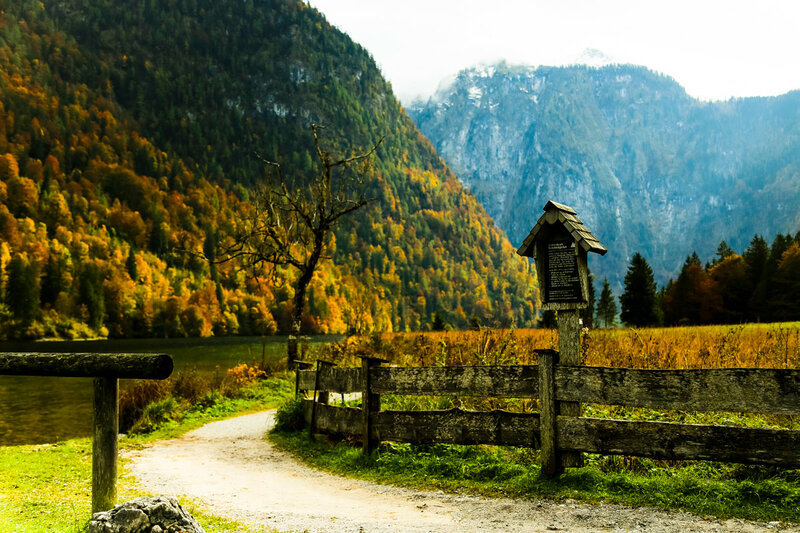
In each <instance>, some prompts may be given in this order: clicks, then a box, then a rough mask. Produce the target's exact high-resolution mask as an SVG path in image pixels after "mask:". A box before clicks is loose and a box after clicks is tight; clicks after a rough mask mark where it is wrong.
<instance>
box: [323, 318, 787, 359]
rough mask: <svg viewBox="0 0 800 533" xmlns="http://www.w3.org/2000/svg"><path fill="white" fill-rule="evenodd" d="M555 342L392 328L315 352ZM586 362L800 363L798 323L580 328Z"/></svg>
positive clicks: (458, 350) (485, 349) (465, 351)
mask: <svg viewBox="0 0 800 533" xmlns="http://www.w3.org/2000/svg"><path fill="white" fill-rule="evenodd" d="M541 348H554V349H557V348H558V333H557V332H556V331H555V330H547V329H525V330H488V329H486V330H480V331H448V332H429V333H391V334H383V335H375V336H372V337H368V338H367V337H363V338H352V337H351V338H349V339H347V341H344V342H342V343H339V344H337V345H334V346H332V347H329V348H328V349H326V350H325V352H324V353H323V354H322V355H321V357H322V358H323V359H328V360H332V361H334V362H337V363H339V364H342V365H345V366H355V365H356V364H357V362H356V360H355V358H356V356H358V355H374V356H376V357H381V358H384V359H388V360H389V361H390V362H391V363H392V364H396V365H400V366H445V365H446V366H456V365H496V364H500V365H522V364H534V363H535V362H536V354H535V353H534V350H536V349H541ZM581 354H582V357H583V361H584V364H586V365H590V366H613V367H630V368H661V369H667V368H676V369H679V368H800V323H783V324H752V325H738V326H702V327H680V328H650V329H606V330H603V329H598V330H589V331H584V332H583V333H582V334H581Z"/></svg>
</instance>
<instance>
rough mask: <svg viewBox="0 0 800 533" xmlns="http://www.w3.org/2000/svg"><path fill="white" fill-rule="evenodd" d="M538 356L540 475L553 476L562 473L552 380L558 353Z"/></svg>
mask: <svg viewBox="0 0 800 533" xmlns="http://www.w3.org/2000/svg"><path fill="white" fill-rule="evenodd" d="M537 354H538V355H539V393H540V399H539V413H540V417H541V418H540V419H539V435H540V438H541V448H542V453H541V456H542V474H544V475H545V476H555V475H558V474H560V473H561V472H563V471H564V468H563V465H562V462H561V454H560V453H559V449H558V442H557V441H558V436H557V434H556V412H557V411H556V407H557V406H556V395H555V381H554V379H553V377H554V375H553V372H554V369H555V365H556V364H557V362H558V353H557V352H556V351H555V350H538V351H537Z"/></svg>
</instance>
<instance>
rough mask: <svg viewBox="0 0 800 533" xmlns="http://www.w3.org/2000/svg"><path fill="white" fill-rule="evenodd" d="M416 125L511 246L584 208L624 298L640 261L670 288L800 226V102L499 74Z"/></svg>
mask: <svg viewBox="0 0 800 533" xmlns="http://www.w3.org/2000/svg"><path fill="white" fill-rule="evenodd" d="M742 75H743V76H746V75H747V73H746V72H743V73H742ZM411 114H412V115H413V117H414V118H415V120H416V121H417V124H418V125H419V127H420V129H421V130H422V132H423V133H425V134H426V135H427V136H429V137H430V139H431V140H432V141H433V143H434V146H435V147H436V149H437V150H438V151H439V153H440V154H442V157H444V158H445V160H446V161H447V162H448V164H450V165H451V166H452V168H453V170H454V171H455V172H456V173H457V174H458V176H459V177H460V178H462V179H463V180H464V183H465V184H466V185H467V186H468V187H469V188H470V189H471V190H472V191H473V192H474V193H475V194H476V196H477V198H478V199H479V200H480V201H481V202H482V204H483V205H484V206H485V207H486V210H487V211H488V212H489V214H490V215H491V216H492V217H494V219H495V220H496V221H497V224H498V226H500V227H501V228H503V230H505V231H506V233H507V234H508V236H509V239H510V240H511V242H512V243H515V244H518V243H521V242H522V239H524V237H525V236H526V235H527V232H528V231H529V230H530V228H531V227H532V225H533V223H535V221H536V219H537V218H538V217H539V215H540V210H541V208H542V207H543V206H544V204H545V203H546V202H547V201H548V200H556V201H559V202H564V203H566V204H568V205H570V206H571V207H573V208H575V210H576V211H577V212H578V214H579V216H580V217H581V219H582V220H583V221H584V222H586V224H587V225H588V227H589V228H591V229H592V230H593V232H594V233H595V234H596V235H597V236H598V237H599V239H600V241H601V242H602V243H603V244H604V245H605V246H606V247H607V248H608V250H609V253H608V255H607V256H605V257H603V258H595V259H594V260H593V262H592V264H591V268H592V269H593V271H594V272H595V275H596V276H597V279H602V278H603V277H608V278H609V280H610V281H611V282H612V285H613V286H615V289H616V290H619V289H620V288H621V280H622V277H623V276H624V273H625V268H626V265H627V263H628V261H629V260H630V258H631V257H632V256H633V255H634V253H636V252H641V253H642V254H643V255H644V256H645V257H647V258H648V260H649V261H650V262H651V264H652V266H653V269H654V271H655V275H656V279H657V281H658V282H659V283H661V284H664V283H666V282H667V280H668V279H669V278H670V277H672V278H673V279H674V278H675V277H676V276H677V275H678V273H679V272H680V270H681V265H682V264H683V262H684V258H685V257H686V256H687V255H689V254H691V253H692V252H693V251H697V253H698V254H700V256H701V257H709V256H711V255H713V253H714V251H715V250H716V247H717V245H718V244H719V242H720V241H721V240H726V241H727V242H728V244H730V245H731V246H732V247H733V248H734V249H739V250H741V249H744V248H745V247H746V246H747V245H748V242H749V241H750V239H751V237H752V236H753V235H754V234H761V235H764V236H765V237H766V238H767V239H768V240H771V239H772V238H773V237H774V236H775V235H777V234H778V233H785V232H791V233H792V234H794V233H795V232H796V231H797V230H798V229H800V211H798V209H797V206H798V205H800V127H798V125H800V91H795V92H791V93H788V94H786V95H783V96H779V97H771V98H743V99H732V100H730V101H727V102H702V101H698V100H696V99H694V98H692V97H691V96H689V95H688V94H686V92H685V91H684V89H683V88H682V87H681V86H680V85H679V84H678V83H676V82H675V80H673V79H671V78H669V77H666V76H663V75H659V74H657V73H654V72H652V71H649V70H648V69H646V68H644V67H637V66H632V65H611V66H606V67H602V68H589V67H585V66H571V67H538V68H535V67H524V66H513V65H508V64H499V65H494V66H490V67H482V68H473V69H468V70H465V71H463V72H461V73H460V74H459V75H458V77H457V79H456V80H455V81H454V82H453V83H452V84H450V85H449V86H447V87H443V88H442V89H441V90H440V91H439V92H438V93H437V94H436V95H435V96H433V97H432V98H430V100H429V101H427V102H420V103H418V105H416V106H413V109H412V110H411Z"/></svg>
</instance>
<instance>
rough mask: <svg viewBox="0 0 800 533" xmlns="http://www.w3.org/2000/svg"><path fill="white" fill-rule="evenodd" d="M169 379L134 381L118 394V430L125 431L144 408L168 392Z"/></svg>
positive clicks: (140, 415)
mask: <svg viewBox="0 0 800 533" xmlns="http://www.w3.org/2000/svg"><path fill="white" fill-rule="evenodd" d="M170 388H171V385H170V382H169V381H156V380H152V379H147V380H144V379H143V380H137V381H134V382H133V383H132V384H131V385H130V386H129V387H128V388H126V389H125V390H123V391H122V393H121V394H120V395H119V430H120V431H121V432H122V433H127V432H128V430H129V429H130V428H131V427H133V425H134V424H135V423H136V421H137V420H139V419H140V418H141V417H142V414H143V413H144V410H145V408H146V407H147V406H148V405H149V404H151V403H153V402H157V401H159V400H162V399H164V397H165V396H167V395H169V393H170Z"/></svg>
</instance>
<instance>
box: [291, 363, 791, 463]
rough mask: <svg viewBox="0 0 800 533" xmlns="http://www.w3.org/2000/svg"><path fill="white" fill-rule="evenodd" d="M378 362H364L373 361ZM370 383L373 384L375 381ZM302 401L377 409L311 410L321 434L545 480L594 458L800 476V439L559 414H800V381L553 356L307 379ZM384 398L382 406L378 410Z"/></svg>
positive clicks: (307, 374) (778, 375) (325, 370)
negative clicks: (794, 470) (317, 395)
mask: <svg viewBox="0 0 800 533" xmlns="http://www.w3.org/2000/svg"><path fill="white" fill-rule="evenodd" d="M366 360H367V358H365V361H366ZM365 377H366V378H367V379H365ZM297 382H298V387H299V389H301V390H312V389H315V390H316V391H318V392H322V391H324V392H336V393H342V394H347V393H353V392H361V393H362V394H363V395H364V397H365V398H367V402H365V403H369V404H370V405H371V407H370V408H369V409H355V408H346V407H334V406H331V405H327V401H326V402H323V403H320V402H317V403H314V402H313V400H306V404H305V411H306V419H307V420H309V421H310V420H311V418H312V417H311V413H312V411H313V412H314V417H313V418H314V427H313V428H312V430H314V431H318V432H323V433H331V434H338V435H344V436H350V437H361V438H362V441H366V440H369V444H368V445H365V448H364V449H365V451H367V452H368V451H369V450H371V449H372V448H373V447H374V444H375V443H377V442H379V441H382V440H386V441H399V442H412V443H434V442H441V443H452V444H494V445H508V446H528V447H531V448H536V449H541V450H542V457H543V459H542V460H543V471H545V472H546V473H551V474H553V473H558V472H559V471H560V470H561V460H560V457H561V454H562V453H569V452H590V453H600V454H609V455H616V454H619V455H635V456H644V457H651V458H656V459H673V460H714V461H725V462H738V463H750V464H766V465H780V466H787V467H797V466H800V431H791V430H783V429H763V428H742V427H730V426H715V425H714V426H712V425H697V424H676V423H666V422H648V421H629V420H607V419H596V418H585V417H580V416H577V417H576V416H565V415H564V414H560V413H559V403H560V402H565V401H568V402H582V403H595V404H603V405H623V406H628V407H642V408H649V409H658V410H685V411H730V412H743V413H759V414H773V415H795V414H798V413H800V370H773V369H691V370H644V369H630V368H606V367H586V366H560V365H558V354H557V353H556V352H554V351H553V350H540V351H539V364H538V365H521V366H482V367H478V366H463V367H416V368H399V367H381V366H379V364H378V363H376V362H374V361H373V362H372V363H371V364H363V365H362V367H361V368H338V367H333V366H330V365H325V366H322V367H320V369H319V372H317V371H314V370H300V371H298V377H297ZM381 394H397V395H429V396H478V397H481V396H483V397H505V398H533V399H538V400H539V404H540V412H539V413H510V412H506V411H487V412H479V411H464V410H461V409H450V410H446V411H381V410H380V395H381ZM376 398H377V402H376Z"/></svg>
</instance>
